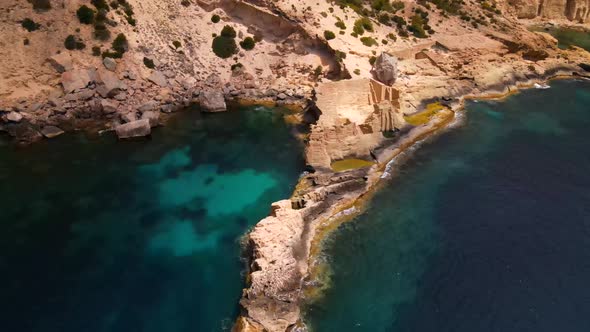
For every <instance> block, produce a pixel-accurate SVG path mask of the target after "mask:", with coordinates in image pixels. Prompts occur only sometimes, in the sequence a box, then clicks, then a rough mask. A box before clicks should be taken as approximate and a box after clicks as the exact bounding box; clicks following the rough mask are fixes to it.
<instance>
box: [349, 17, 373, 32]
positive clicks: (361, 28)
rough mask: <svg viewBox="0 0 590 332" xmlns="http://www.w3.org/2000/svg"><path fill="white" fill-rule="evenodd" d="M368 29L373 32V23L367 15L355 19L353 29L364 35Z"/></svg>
mask: <svg viewBox="0 0 590 332" xmlns="http://www.w3.org/2000/svg"><path fill="white" fill-rule="evenodd" d="M365 30H366V31H369V32H373V23H372V22H371V20H370V19H369V18H367V17H361V18H359V19H358V20H356V21H354V28H353V31H354V32H355V33H357V34H358V35H363V34H364V33H365Z"/></svg>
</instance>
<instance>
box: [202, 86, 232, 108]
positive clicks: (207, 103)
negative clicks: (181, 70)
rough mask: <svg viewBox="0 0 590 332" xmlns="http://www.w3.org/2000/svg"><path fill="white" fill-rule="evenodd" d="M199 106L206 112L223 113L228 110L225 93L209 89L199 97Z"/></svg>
mask: <svg viewBox="0 0 590 332" xmlns="http://www.w3.org/2000/svg"><path fill="white" fill-rule="evenodd" d="M199 104H200V105H201V110H202V111H204V112H223V111H226V110H227V106H226V105H225V99H224V97H223V92H221V91H219V90H213V89H207V90H204V91H202V92H201V94H200V95H199Z"/></svg>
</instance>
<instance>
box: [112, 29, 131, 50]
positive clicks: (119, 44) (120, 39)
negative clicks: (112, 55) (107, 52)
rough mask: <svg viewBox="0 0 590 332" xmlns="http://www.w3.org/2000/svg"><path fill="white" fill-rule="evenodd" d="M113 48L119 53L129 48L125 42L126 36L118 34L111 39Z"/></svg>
mask: <svg viewBox="0 0 590 332" xmlns="http://www.w3.org/2000/svg"><path fill="white" fill-rule="evenodd" d="M113 50H115V51H117V52H118V53H121V54H123V53H125V52H127V51H128V50H129V43H128V42H127V37H125V35H124V34H122V33H120V34H118V35H117V38H115V40H113Z"/></svg>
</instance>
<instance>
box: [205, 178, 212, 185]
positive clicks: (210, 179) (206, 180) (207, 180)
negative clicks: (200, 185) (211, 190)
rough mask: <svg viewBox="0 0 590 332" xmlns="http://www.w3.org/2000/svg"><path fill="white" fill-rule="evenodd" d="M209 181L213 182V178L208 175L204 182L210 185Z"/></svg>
mask: <svg viewBox="0 0 590 332" xmlns="http://www.w3.org/2000/svg"><path fill="white" fill-rule="evenodd" d="M211 182H213V178H212V177H208V178H206V179H205V184H206V185H210V184H211Z"/></svg>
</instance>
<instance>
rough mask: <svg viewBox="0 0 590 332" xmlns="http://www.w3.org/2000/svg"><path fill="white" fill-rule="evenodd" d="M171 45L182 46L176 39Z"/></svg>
mask: <svg viewBox="0 0 590 332" xmlns="http://www.w3.org/2000/svg"><path fill="white" fill-rule="evenodd" d="M172 45H174V48H179V47H180V46H182V44H181V43H180V42H179V41H178V40H175V41H173V42H172Z"/></svg>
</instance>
